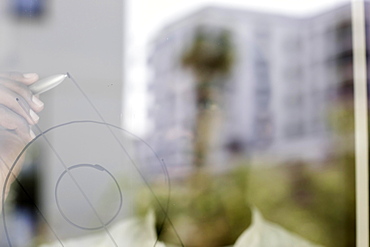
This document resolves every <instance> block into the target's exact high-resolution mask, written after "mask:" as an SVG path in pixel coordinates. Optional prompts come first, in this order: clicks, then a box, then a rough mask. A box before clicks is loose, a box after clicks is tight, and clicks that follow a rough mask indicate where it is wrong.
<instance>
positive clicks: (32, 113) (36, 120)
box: [30, 109, 40, 123]
mask: <svg viewBox="0 0 370 247" xmlns="http://www.w3.org/2000/svg"><path fill="white" fill-rule="evenodd" d="M30 116H31V118H32V120H33V121H34V122H35V123H37V122H38V121H39V118H40V117H39V116H37V114H36V113H35V112H34V111H33V110H32V109H31V110H30Z"/></svg>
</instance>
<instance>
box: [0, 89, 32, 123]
mask: <svg viewBox="0 0 370 247" xmlns="http://www.w3.org/2000/svg"><path fill="white" fill-rule="evenodd" d="M0 105H3V106H5V107H8V108H9V109H10V110H12V111H13V112H15V113H16V114H18V115H20V116H22V117H23V118H24V119H26V120H27V122H28V123H29V124H32V125H33V124H35V123H37V122H38V120H39V117H38V116H37V114H36V113H35V111H33V109H31V108H30V106H29V105H28V104H27V101H26V100H25V99H24V98H23V97H21V96H20V95H19V94H16V93H14V92H13V91H11V90H9V89H8V88H6V87H4V86H1V85H0ZM1 117H2V118H5V117H6V116H1Z"/></svg>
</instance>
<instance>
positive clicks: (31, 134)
mask: <svg viewBox="0 0 370 247" xmlns="http://www.w3.org/2000/svg"><path fill="white" fill-rule="evenodd" d="M30 136H31V138H32V139H35V137H36V135H35V133H34V132H33V131H32V130H31V129H30Z"/></svg>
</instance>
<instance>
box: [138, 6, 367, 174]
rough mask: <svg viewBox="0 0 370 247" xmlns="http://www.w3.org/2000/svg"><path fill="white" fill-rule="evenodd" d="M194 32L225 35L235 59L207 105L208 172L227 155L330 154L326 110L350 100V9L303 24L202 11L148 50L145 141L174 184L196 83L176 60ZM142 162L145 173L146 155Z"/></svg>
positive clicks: (181, 168)
mask: <svg viewBox="0 0 370 247" xmlns="http://www.w3.org/2000/svg"><path fill="white" fill-rule="evenodd" d="M369 7H370V6H369V4H368V3H366V11H369ZM367 28H368V27H367ZM199 29H201V30H203V31H204V33H205V34H208V35H212V33H217V32H221V31H222V30H226V31H228V32H229V33H230V34H231V39H232V42H233V44H234V51H235V59H236V60H235V64H234V67H233V71H232V73H231V75H230V76H229V77H227V78H226V79H225V80H226V83H225V84H226V87H225V88H224V90H223V91H222V97H221V98H222V102H221V103H220V104H219V105H217V106H215V111H216V112H218V113H217V116H218V117H217V119H218V120H217V121H216V122H218V123H217V126H213V127H212V128H214V129H213V131H214V132H215V133H217V135H216V137H215V138H213V141H212V147H211V152H210V155H209V159H208V163H209V164H210V165H212V166H215V167H217V166H221V167H222V166H224V167H225V166H226V165H225V164H228V163H229V162H228V161H229V159H230V158H232V157H233V156H235V155H238V156H244V157H249V159H254V158H257V157H264V158H268V159H273V160H281V161H288V160H295V159H303V160H320V159H325V157H327V156H328V155H330V151H331V150H332V148H333V145H332V144H333V140H334V139H333V138H334V136H335V133H334V132H333V131H332V130H331V129H330V121H329V119H330V114H329V112H330V109H331V107H333V105H335V104H336V103H337V102H338V101H340V100H342V99H344V98H345V97H347V96H349V97H350V98H351V97H352V94H353V68H352V34H351V6H350V4H347V5H344V6H341V7H339V8H336V9H332V10H329V11H326V12H324V13H320V14H317V15H314V16H311V17H305V18H297V17H287V16H281V15H275V14H270V13H259V12H252V11H247V10H238V9H228V8H221V7H208V8H205V9H202V10H200V11H198V12H196V13H194V14H192V15H190V16H187V17H186V18H183V19H181V20H179V21H177V22H174V23H171V24H170V25H168V26H167V27H166V28H164V29H163V30H162V31H161V32H160V33H159V34H158V35H157V37H156V38H155V39H154V40H153V41H152V43H151V44H150V47H151V52H150V54H149V59H148V61H149V68H150V71H151V74H150V75H151V77H150V80H149V83H148V91H149V95H150V97H151V103H150V107H149V109H148V116H149V123H150V124H151V129H150V131H149V132H148V135H147V138H146V139H147V140H148V143H149V144H150V145H152V147H153V148H154V150H156V151H157V153H158V155H159V156H160V157H163V158H164V159H165V161H166V163H167V166H168V168H169V169H170V172H171V174H172V175H173V176H176V175H181V174H184V173H185V172H186V171H189V169H190V167H191V163H192V159H193V155H192V146H193V139H194V138H196V137H195V136H194V123H195V116H196V104H195V91H194V85H195V83H196V80H195V77H194V75H193V74H192V73H191V71H190V70H188V69H185V68H184V67H183V65H182V56H183V54H184V52H185V51H186V49H188V48H189V47H190V46H191V44H192V42H193V40H194V36H195V34H196V31H197V30H199ZM367 43H368V44H369V39H368V38H367ZM139 149H140V148H139ZM141 155H142V159H143V163H145V164H146V165H147V166H148V167H151V165H150V164H151V161H150V160H151V159H152V158H151V157H150V155H149V154H147V155H146V154H145V152H142V154H141Z"/></svg>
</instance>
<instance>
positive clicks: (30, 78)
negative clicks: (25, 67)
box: [0, 72, 39, 85]
mask: <svg viewBox="0 0 370 247" xmlns="http://www.w3.org/2000/svg"><path fill="white" fill-rule="evenodd" d="M0 77H2V78H6V79H10V80H13V81H18V82H21V83H23V84H25V85H31V84H32V83H34V82H35V81H37V80H38V79H39V76H38V74H36V73H19V72H8V73H0Z"/></svg>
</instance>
